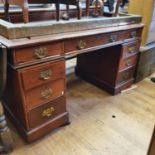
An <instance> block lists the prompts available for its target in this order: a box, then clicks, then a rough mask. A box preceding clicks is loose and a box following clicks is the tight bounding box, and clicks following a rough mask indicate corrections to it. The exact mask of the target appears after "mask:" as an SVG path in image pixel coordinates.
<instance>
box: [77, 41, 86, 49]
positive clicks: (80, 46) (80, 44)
mask: <svg viewBox="0 0 155 155" xmlns="http://www.w3.org/2000/svg"><path fill="white" fill-rule="evenodd" d="M86 45H87V43H86V41H84V40H80V41H79V42H78V45H77V47H78V49H80V50H81V49H84V48H85V47H86Z"/></svg>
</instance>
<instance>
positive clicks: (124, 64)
mask: <svg viewBox="0 0 155 155" xmlns="http://www.w3.org/2000/svg"><path fill="white" fill-rule="evenodd" d="M137 57H138V56H137V54H136V55H134V56H132V57H128V58H126V59H122V60H121V62H120V66H119V70H120V71H121V70H124V69H127V68H129V67H132V66H135V65H136V63H137Z"/></svg>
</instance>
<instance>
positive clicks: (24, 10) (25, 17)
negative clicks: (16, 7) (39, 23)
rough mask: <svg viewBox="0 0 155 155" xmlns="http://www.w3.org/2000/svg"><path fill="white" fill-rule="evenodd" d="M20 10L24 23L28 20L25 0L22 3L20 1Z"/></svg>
mask: <svg viewBox="0 0 155 155" xmlns="http://www.w3.org/2000/svg"><path fill="white" fill-rule="evenodd" d="M22 11H23V20H24V23H28V22H29V11H28V2H27V0H24V3H22Z"/></svg>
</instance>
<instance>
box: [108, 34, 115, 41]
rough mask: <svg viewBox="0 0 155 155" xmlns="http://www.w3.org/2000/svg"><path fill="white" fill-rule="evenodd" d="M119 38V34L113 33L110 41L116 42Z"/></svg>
mask: <svg viewBox="0 0 155 155" xmlns="http://www.w3.org/2000/svg"><path fill="white" fill-rule="evenodd" d="M116 40H117V35H111V36H110V39H109V41H110V42H115V41H116Z"/></svg>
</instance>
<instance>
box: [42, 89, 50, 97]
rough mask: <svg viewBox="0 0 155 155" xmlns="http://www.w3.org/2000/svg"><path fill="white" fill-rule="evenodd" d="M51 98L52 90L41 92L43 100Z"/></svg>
mask: <svg viewBox="0 0 155 155" xmlns="http://www.w3.org/2000/svg"><path fill="white" fill-rule="evenodd" d="M50 96H52V89H51V88H49V89H45V90H43V91H42V92H41V97H42V98H43V99H48V98H49V97H50Z"/></svg>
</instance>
